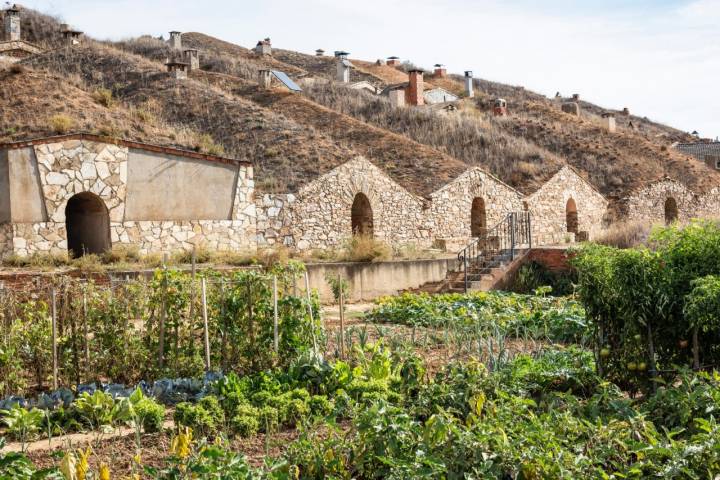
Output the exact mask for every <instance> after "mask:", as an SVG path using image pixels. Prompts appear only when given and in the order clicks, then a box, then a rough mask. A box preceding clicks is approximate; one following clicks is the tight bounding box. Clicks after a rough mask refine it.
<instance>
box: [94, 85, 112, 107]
mask: <svg viewBox="0 0 720 480" xmlns="http://www.w3.org/2000/svg"><path fill="white" fill-rule="evenodd" d="M92 97H93V100H95V101H96V102H97V103H98V104H100V105H102V106H103V107H107V108H112V107H113V105H115V99H114V98H113V94H112V91H110V90H108V89H107V88H98V89H96V90H95V91H94V92H93V94H92Z"/></svg>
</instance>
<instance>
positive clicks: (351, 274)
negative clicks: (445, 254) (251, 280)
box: [307, 259, 455, 303]
mask: <svg viewBox="0 0 720 480" xmlns="http://www.w3.org/2000/svg"><path fill="white" fill-rule="evenodd" d="M454 261H455V260H454V259H436V260H405V261H397V262H378V263H317V264H309V265H307V270H308V277H309V281H310V288H314V289H317V290H318V294H319V295H320V300H321V301H322V302H325V303H328V302H333V301H334V300H333V295H332V291H331V289H330V285H328V282H327V278H328V276H331V277H337V276H338V275H339V276H340V277H341V278H344V279H346V280H347V282H348V286H349V291H350V294H349V298H348V301H350V302H362V301H365V302H368V301H372V300H375V299H376V298H378V297H382V296H384V295H395V294H397V293H398V292H399V291H401V290H407V289H410V288H418V287H420V286H421V285H424V284H426V283H428V282H439V281H441V280H443V279H445V277H446V275H447V272H448V268H449V267H450V266H451V264H452V263H453V262H454Z"/></svg>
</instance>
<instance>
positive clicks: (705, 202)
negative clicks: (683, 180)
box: [697, 187, 720, 218]
mask: <svg viewBox="0 0 720 480" xmlns="http://www.w3.org/2000/svg"><path fill="white" fill-rule="evenodd" d="M697 211H698V213H697V214H698V216H701V217H703V218H720V187H715V188H713V189H712V190H710V191H709V192H707V193H706V194H705V195H700V196H699V197H698V199H697Z"/></svg>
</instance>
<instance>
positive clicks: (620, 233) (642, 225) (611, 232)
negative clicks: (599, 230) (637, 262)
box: [595, 220, 653, 248]
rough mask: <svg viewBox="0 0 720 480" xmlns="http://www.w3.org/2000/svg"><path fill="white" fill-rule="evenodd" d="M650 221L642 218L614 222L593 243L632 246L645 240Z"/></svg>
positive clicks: (622, 246)
mask: <svg viewBox="0 0 720 480" xmlns="http://www.w3.org/2000/svg"><path fill="white" fill-rule="evenodd" d="M652 227H653V225H652V223H650V222H648V221H643V220H636V221H628V222H623V223H614V224H612V225H610V228H608V229H607V230H606V231H605V232H604V233H603V235H602V236H600V237H598V238H596V239H595V243H599V244H601V245H608V246H611V247H617V248H632V247H636V246H638V245H642V244H644V243H646V242H647V239H648V237H649V235H650V231H651V230H652Z"/></svg>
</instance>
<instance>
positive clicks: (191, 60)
mask: <svg viewBox="0 0 720 480" xmlns="http://www.w3.org/2000/svg"><path fill="white" fill-rule="evenodd" d="M183 62H185V63H187V64H188V65H189V70H190V71H192V70H200V52H198V51H197V50H195V49H193V48H188V49H186V50H184V51H183Z"/></svg>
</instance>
